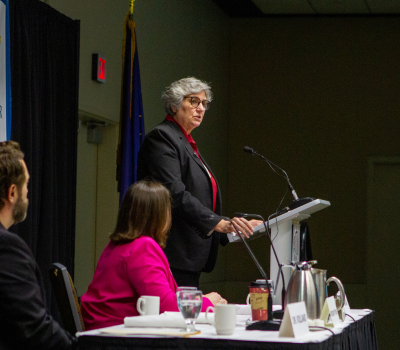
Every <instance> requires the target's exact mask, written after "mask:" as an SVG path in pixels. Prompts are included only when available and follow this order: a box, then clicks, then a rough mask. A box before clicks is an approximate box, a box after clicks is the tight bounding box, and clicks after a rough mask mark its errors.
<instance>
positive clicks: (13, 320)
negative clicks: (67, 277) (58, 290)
mask: <svg viewBox="0 0 400 350" xmlns="http://www.w3.org/2000/svg"><path fill="white" fill-rule="evenodd" d="M44 300H45V295H44V289H43V282H42V276H41V273H40V270H39V267H38V265H37V263H36V261H35V259H34V257H33V255H32V252H31V250H30V249H29V247H28V245H27V244H26V243H25V241H23V240H22V238H20V237H19V236H17V235H16V234H14V233H11V232H9V231H7V230H6V229H5V228H4V226H3V225H2V224H1V223H0V350H11V349H24V350H31V349H32V350H33V349H41V350H42V349H43V350H45V349H54V350H64V349H71V348H72V345H73V343H74V342H75V339H74V337H72V336H71V335H70V334H69V333H67V332H66V331H65V330H63V329H62V328H61V327H60V325H59V324H58V323H57V322H56V321H54V320H53V318H52V317H51V316H50V315H49V313H48V311H47V309H46V306H45V301H44Z"/></svg>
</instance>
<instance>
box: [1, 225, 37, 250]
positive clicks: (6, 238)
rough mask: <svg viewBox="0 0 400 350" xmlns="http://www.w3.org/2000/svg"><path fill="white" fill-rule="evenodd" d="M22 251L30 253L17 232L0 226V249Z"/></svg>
mask: <svg viewBox="0 0 400 350" xmlns="http://www.w3.org/2000/svg"><path fill="white" fill-rule="evenodd" d="M4 249H8V250H13V251H16V250H18V251H24V252H25V253H28V254H29V255H30V249H29V247H28V245H27V244H26V242H25V241H24V240H23V239H22V238H21V237H20V236H18V235H17V234H15V233H12V232H10V231H8V230H6V229H4V228H2V227H0V250H3V251H4Z"/></svg>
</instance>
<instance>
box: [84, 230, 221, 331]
mask: <svg viewBox="0 0 400 350" xmlns="http://www.w3.org/2000/svg"><path fill="white" fill-rule="evenodd" d="M175 293H176V282H175V280H174V277H173V276H172V274H171V270H170V268H169V263H168V260H167V257H166V256H165V254H164V252H163V250H162V249H161V247H160V246H159V245H158V243H157V242H156V241H155V240H154V239H153V238H150V237H147V236H141V237H139V238H137V239H135V240H134V241H133V242H130V243H125V244H114V243H112V242H110V243H109V244H108V245H107V247H106V248H105V249H104V251H103V253H102V255H101V257H100V260H99V262H98V264H97V267H96V271H95V273H94V277H93V281H92V283H90V285H89V288H88V291H87V292H86V293H85V294H84V295H82V298H81V310H82V316H83V320H84V322H85V326H86V329H87V330H90V329H97V328H102V327H108V326H113V325H117V324H122V323H124V318H125V317H127V316H137V315H138V312H137V310H136V302H137V299H138V298H139V296H141V295H152V296H159V297H160V313H163V312H164V311H179V309H178V304H177V301H176V294H175ZM212 305H213V304H212V303H211V301H210V300H209V299H207V298H205V297H204V298H203V306H202V311H205V310H206V308H207V307H208V306H212Z"/></svg>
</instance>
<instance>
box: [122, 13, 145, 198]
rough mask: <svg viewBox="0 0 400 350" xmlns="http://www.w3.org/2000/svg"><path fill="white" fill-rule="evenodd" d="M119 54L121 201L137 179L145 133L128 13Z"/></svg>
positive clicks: (132, 32)
mask: <svg viewBox="0 0 400 350" xmlns="http://www.w3.org/2000/svg"><path fill="white" fill-rule="evenodd" d="M122 57H123V62H122V91H121V115H120V124H119V125H120V132H119V143H118V160H117V180H118V190H119V192H120V197H119V202H120V203H121V202H122V199H123V198H124V195H125V193H126V191H127V189H128V188H129V186H130V185H132V184H133V183H134V182H136V172H137V157H138V153H139V148H140V145H141V143H142V141H143V139H144V136H145V133H144V120H143V103H142V91H141V87H140V71H139V57H138V50H137V44H136V35H135V22H133V21H131V20H130V19H129V15H127V16H126V18H125V23H124V43H123V49H122Z"/></svg>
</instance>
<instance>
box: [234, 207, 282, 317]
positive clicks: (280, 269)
mask: <svg viewBox="0 0 400 350" xmlns="http://www.w3.org/2000/svg"><path fill="white" fill-rule="evenodd" d="M235 216H237V217H249V216H251V217H256V218H259V219H261V220H262V222H263V223H264V228H265V232H266V234H265V235H266V236H267V237H268V238H269V241H270V242H271V247H272V251H273V252H274V256H275V259H276V262H277V263H278V266H279V270H278V276H277V279H276V285H275V291H276V289H277V288H278V282H279V274H280V275H281V277H282V310H285V308H284V302H285V296H286V286H285V277H284V275H283V271H282V265H281V263H280V261H279V258H278V254H276V250H275V247H274V243H273V241H272V238H271V234H270V232H269V224H266V223H265V220H264V218H263V217H262V216H261V215H259V214H245V213H238V212H236V213H235ZM267 226H268V227H267ZM274 295H275V294H274Z"/></svg>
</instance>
